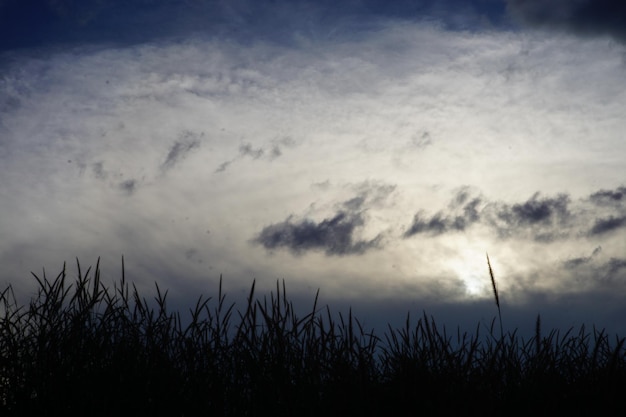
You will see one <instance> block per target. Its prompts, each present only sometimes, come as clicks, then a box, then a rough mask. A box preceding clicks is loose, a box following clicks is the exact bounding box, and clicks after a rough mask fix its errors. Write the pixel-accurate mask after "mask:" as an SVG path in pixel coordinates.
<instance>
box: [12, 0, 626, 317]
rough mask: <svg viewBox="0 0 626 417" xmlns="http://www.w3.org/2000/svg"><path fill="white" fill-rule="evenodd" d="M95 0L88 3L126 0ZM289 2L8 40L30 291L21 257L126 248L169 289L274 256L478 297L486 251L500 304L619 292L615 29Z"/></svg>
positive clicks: (312, 278)
mask: <svg viewBox="0 0 626 417" xmlns="http://www.w3.org/2000/svg"><path fill="white" fill-rule="evenodd" d="M96 3H97V4H102V5H103V9H102V11H98V12H97V14H96V15H94V17H93V19H95V20H93V22H96V21H98V20H99V19H103V17H101V16H105V15H107V13H112V12H113V10H115V8H116V7H122V6H118V3H110V8H108V6H107V7H104V6H106V4H105V3H103V2H96ZM96 3H94V4H93V5H91V6H93V7H96V6H94V5H95V4H96ZM55 4H56V5H57V6H58V7H60V5H61V4H65V3H63V2H56V3H55ZM67 4H68V5H70V3H67ZM71 4H74V3H71ZM119 4H121V3H119ZM129 4H130V3H129ZM197 4H198V6H197V7H208V4H209V3H206V4H205V3H202V2H198V3H197ZM215 4H217V3H215ZM220 4H221V3H220ZM229 4H230V3H229ZM238 4H239V3H237V4H231V5H230V6H228V7H227V6H226V5H224V6H223V8H224V10H223V11H222V12H220V13H221V14H219V15H218V17H219V16H226V15H227V14H228V13H231V14H230V16H231V18H228V19H226V20H225V21H228V22H235V23H228V25H227V26H228V27H229V28H232V27H234V26H237V25H239V26H241V27H244V28H245V27H246V24H245V22H246V20H245V19H244V17H245V16H248V18H252V17H253V15H254V13H252V11H255V10H257V8H255V7H250V8H249V7H248V6H247V5H246V2H243V3H242V4H241V5H239V6H238ZM403 4H404V3H403ZM424 4H425V5H426V6H428V7H430V9H432V10H434V8H435V3H429V2H426V3H424ZM0 5H2V6H1V7H4V8H5V9H6V8H7V7H16V6H15V3H12V2H10V1H7V0H5V1H4V2H3V3H0ZM305 5H306V3H304V2H303V3H297V4H296V5H294V6H291V7H292V8H285V9H281V10H282V13H284V14H283V15H281V16H282V17H281V16H278V17H277V18H283V19H284V20H286V21H289V22H291V23H290V24H291V25H292V26H288V28H286V29H284V30H285V34H286V35H285V37H284V38H282V39H283V40H280V41H277V40H274V39H275V38H280V36H275V35H276V33H277V32H276V31H278V28H274V29H275V31H273V32H272V31H270V32H271V33H270V32H265V31H260V34H259V36H258V37H256V38H254V37H253V36H248V37H246V36H240V35H230V34H229V32H228V31H222V30H221V29H219V30H218V29H215V30H216V31H215V32H212V35H211V36H207V35H206V33H204V32H201V33H198V34H196V35H194V36H191V35H189V34H187V33H186V32H179V35H177V36H172V37H167V38H159V37H147V39H149V42H148V41H145V40H144V41H134V42H121V41H120V42H119V43H116V42H113V43H106V42H105V43H100V42H98V43H89V42H87V43H75V44H73V46H72V47H67V48H63V47H58V46H57V47H55V48H51V49H44V48H43V47H42V48H41V49H38V50H28V49H25V50H22V51H18V50H11V51H8V52H4V53H3V54H2V61H1V63H0V65H1V67H0V69H1V73H2V74H3V76H2V78H0V91H2V92H3V94H2V95H0V137H1V138H2V141H1V142H0V176H1V177H2V179H3V181H2V182H0V210H1V211H2V213H3V216H2V218H0V235H2V236H9V237H10V238H7V239H3V240H2V241H1V242H0V261H1V262H2V264H3V265H4V266H3V270H2V272H1V274H2V275H1V276H0V279H1V280H2V282H15V280H16V279H17V280H18V283H17V284H16V285H18V286H21V287H22V289H23V290H24V291H26V292H27V290H28V288H29V283H28V281H27V280H25V279H22V277H28V273H29V271H31V270H35V271H36V270H37V269H38V268H39V267H41V266H46V268H47V270H48V271H49V270H50V269H54V268H56V267H57V266H60V263H61V262H62V261H63V260H67V261H71V260H72V259H74V258H75V257H79V258H80V259H85V260H86V262H89V260H95V259H96V257H97V256H102V257H103V262H102V264H103V265H105V266H106V265H111V266H110V267H109V268H110V269H108V270H105V271H104V272H105V275H107V276H108V277H116V276H117V275H118V273H119V269H118V268H117V265H118V264H119V260H120V258H121V256H122V255H124V256H125V260H126V266H127V268H128V270H127V272H128V276H129V277H132V279H134V280H136V281H137V282H139V284H140V285H144V286H147V287H150V286H151V285H152V283H153V282H154V281H158V282H159V283H160V285H161V284H162V285H163V287H171V288H172V293H173V294H179V296H180V297H183V296H185V295H188V294H196V293H197V291H200V290H201V289H203V288H206V286H207V284H209V283H211V282H215V281H217V279H218V277H219V275H220V274H223V275H224V277H226V278H227V284H226V285H227V286H228V288H229V290H232V292H233V293H235V294H240V293H241V294H245V290H244V289H247V287H248V286H249V284H250V282H251V281H252V279H255V278H256V279H257V280H258V283H259V288H262V287H265V288H271V287H272V285H273V283H274V282H275V280H276V279H280V278H285V279H287V280H288V281H289V282H290V283H291V284H290V285H291V286H292V288H294V291H293V292H294V293H297V294H304V293H306V291H313V290H314V289H316V288H318V287H319V288H322V290H323V291H327V294H329V295H332V296H333V297H335V298H336V299H341V300H343V301H344V302H347V301H346V300H349V301H352V302H357V303H361V305H370V306H374V305H375V306H376V307H371V308H372V311H374V310H376V311H383V310H385V308H386V307H385V305H386V304H392V305H394V306H396V305H397V306H400V305H401V306H412V308H420V306H422V305H423V306H424V307H426V306H428V307H432V308H433V309H438V308H443V307H442V306H446V308H449V306H450V305H451V304H453V303H459V305H469V304H472V303H474V304H472V305H480V306H484V305H487V304H486V303H488V302H489V301H490V298H489V297H490V293H489V281H488V279H487V278H488V277H487V275H486V262H485V256H484V255H485V252H489V255H490V258H491V259H492V262H493V265H494V269H495V272H496V276H497V277H498V278H499V279H500V286H501V287H500V288H501V289H502V295H503V302H506V303H508V305H509V306H510V308H511V309H513V308H516V309H519V310H517V311H525V312H531V316H532V317H533V318H534V316H535V313H536V312H537V311H535V310H536V306H538V305H540V306H542V308H543V309H545V310H549V311H557V310H558V308H556V307H555V306H556V305H560V306H564V305H565V306H567V305H568V304H567V303H578V304H577V306H578V307H577V309H576V310H575V311H573V312H572V314H574V313H575V314H577V315H578V316H577V317H582V316H581V315H583V314H587V315H588V317H590V318H592V319H593V318H597V319H598V320H600V319H602V320H609V319H608V318H607V317H609V316H611V315H612V314H614V315H618V313H619V312H621V311H622V310H621V309H622V307H620V305H621V304H619V303H618V302H617V301H616V300H617V298H619V297H617V296H616V294H623V293H624V291H626V287H625V286H624V282H626V281H625V278H626V275H625V274H626V268H624V265H625V260H624V255H623V253H624V249H625V247H624V246H625V243H624V241H623V239H622V238H621V237H622V235H623V232H624V228H625V227H626V220H625V219H626V206H625V204H626V197H624V196H625V195H626V188H625V185H624V182H625V180H624V179H625V178H626V171H625V168H624V164H623V160H624V156H626V145H625V144H624V141H623V131H624V121H623V109H624V106H625V105H626V94H625V93H623V92H622V90H620V89H616V88H615V86H616V85H622V84H623V83H624V81H625V79H624V77H625V75H624V74H626V73H625V72H624V59H623V56H624V55H623V52H624V51H623V46H621V45H616V44H615V43H610V42H606V40H605V39H602V38H588V39H587V38H584V39H581V38H579V37H577V36H554V37H546V35H545V33H544V32H529V33H525V32H516V31H511V30H506V31H504V30H500V29H498V28H492V29H490V30H488V31H480V30H478V29H479V28H483V26H473V27H470V28H469V29H463V25H464V24H467V22H470V21H476V19H477V18H476V16H475V15H474V14H472V13H469V12H463V13H460V12H459V13H460V15H462V17H465V18H466V20H464V22H465V23H459V24H458V25H457V26H456V27H455V28H454V30H451V29H450V27H449V26H446V25H444V24H441V23H439V22H437V21H434V22H432V21H431V22H430V23H424V22H423V21H422V20H420V19H414V20H410V21H407V19H404V18H398V17H397V15H398V14H399V12H398V11H393V10H391V9H385V11H384V12H377V11H375V10H376V7H377V5H379V6H380V5H382V3H380V4H379V3H376V2H371V3H369V2H363V6H362V7H366V6H367V8H364V9H362V10H367V12H365V11H364V12H363V15H362V16H367V17H368V18H367V19H365V18H364V19H362V20H360V21H357V20H358V19H357V20H351V19H349V18H348V17H347V16H348V15H342V17H341V19H340V18H339V17H338V16H339V15H338V14H333V15H332V16H330V17H329V20H328V21H325V22H326V23H324V24H318V23H316V22H317V20H315V19H321V16H323V14H320V11H321V10H322V8H313V11H314V12H315V13H313V18H312V19H314V20H315V22H313V23H306V22H303V21H305V20H306V16H309V15H308V14H306V13H295V12H294V10H300V9H297V8H298V7H305ZM57 6H55V7H57ZM404 6H406V7H409V6H408V3H406V4H405V5H404ZM426 6H424V7H426ZM68 7H69V6H68ZM124 7H131V6H124ZM132 7H138V8H139V7H140V6H139V3H137V4H135V3H132ZM162 7H166V6H165V5H163V6H162ZM168 7H169V6H168ZM194 7H195V6H194ZM398 7H400V6H398ZM428 7H426V9H428ZM511 7H522V5H521V4H516V5H512V6H511ZM294 8H295V9H294ZM157 9H158V8H157ZM226 9H228V10H226ZM426 9H425V10H426ZM430 9H428V10H430ZM59 10H61V9H58V10H57V9H55V10H49V11H48V12H47V13H60V12H59ZM72 10H74V9H72ZM76 10H78V9H76ZM155 10H156V9H155ZM307 10H308V9H307ZM459 10H461V9H459ZM68 13H70V12H68ZM72 13H74V14H72ZM76 13H78V11H76V12H74V11H71V13H70V14H68V15H67V16H69V17H63V16H61V15H59V17H58V19H61V20H62V19H66V18H72V19H77V17H76V16H82V15H81V14H80V13H78V14H76ZM81 13H82V12H81ZM251 13H252V14H251ZM267 13H269V12H267ZM416 13H417V12H416ZM520 13H521V12H520ZM527 13H529V12H527ZM452 14H453V13H448V15H449V16H451V15H452ZM72 16H74V17H72ZM242 16H243V17H242ZM381 16H382V17H381ZM472 16H474V17H472ZM161 17H163V16H161ZM239 18H242V19H244V20H241V21H240V20H238V19H239ZM85 19H86V18H85ZM216 19H217V17H216ZM220 19H221V17H220ZM224 19H225V18H224ZM261 20H263V19H261ZM182 22H183V23H184V22H186V20H185V19H183V20H182ZM236 22H240V23H241V22H243V23H241V24H239V23H236ZM268 22H269V21H268V20H263V23H261V22H260V23H259V25H261V26H262V25H263V24H268V25H269V23H268ZM272 22H275V20H273V21H272ZM339 23H341V24H339ZM86 24H87V25H90V24H91V23H89V22H87V23H86ZM94 24H95V23H94ZM190 25H191V27H193V22H192V21H190ZM355 25H356V26H358V27H359V30H352V29H350V28H353V27H355ZM183 26H184V25H182V24H181V27H183ZM217 26H219V25H217ZM217 26H216V27H217ZM222 28H224V27H222ZM309 29H310V30H309ZM81 30H82V29H81ZM242 30H244V29H242ZM245 30H250V31H251V32H249V33H250V34H253V33H256V32H254V31H255V30H258V28H257V29H254V30H252V29H250V28H248V29H245ZM180 33H185V36H182V35H180ZM33 36H34V35H33ZM99 36H105V37H106V35H104V34H102V33H101V34H100V35H99ZM244 38H245V39H244ZM58 39H61V38H58ZM285 39H288V40H285ZM44 52H45V53H44ZM600 248H601V249H600ZM16 277H18V278H16ZM211 288H212V287H211ZM482 303H485V304H482ZM599 306H601V307H599ZM583 307H584V308H583ZM398 308H400V307H398ZM459 308H460V307H459ZM567 308H569V307H567ZM448 311H452V310H448ZM480 311H487V310H480ZM568 311H569V310H568ZM520 314H521V313H520ZM561 314H564V313H561ZM612 323H614V322H612Z"/></svg>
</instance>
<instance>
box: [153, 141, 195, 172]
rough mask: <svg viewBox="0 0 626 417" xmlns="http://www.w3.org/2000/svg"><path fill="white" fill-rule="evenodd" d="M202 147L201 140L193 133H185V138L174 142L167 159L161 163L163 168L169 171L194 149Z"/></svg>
mask: <svg viewBox="0 0 626 417" xmlns="http://www.w3.org/2000/svg"><path fill="white" fill-rule="evenodd" d="M198 147H200V141H199V140H198V139H196V138H193V135H192V134H191V133H185V134H183V138H181V139H180V140H178V141H176V142H174V144H173V145H172V147H171V148H170V150H169V152H168V153H167V156H166V157H165V161H164V162H163V163H162V164H161V170H163V171H167V170H169V169H171V168H172V167H173V166H174V165H176V164H177V163H178V162H179V161H181V160H182V159H184V158H185V157H186V156H187V155H188V154H189V153H190V152H191V151H192V150H194V149H196V148H198Z"/></svg>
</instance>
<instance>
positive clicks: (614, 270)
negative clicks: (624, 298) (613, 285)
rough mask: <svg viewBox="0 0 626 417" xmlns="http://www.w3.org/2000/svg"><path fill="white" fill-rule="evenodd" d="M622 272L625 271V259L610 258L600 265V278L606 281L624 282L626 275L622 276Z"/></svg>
mask: <svg viewBox="0 0 626 417" xmlns="http://www.w3.org/2000/svg"><path fill="white" fill-rule="evenodd" d="M623 270H626V259H624V258H611V259H609V260H608V261H607V262H606V263H605V264H604V265H602V268H601V271H602V275H601V278H603V279H604V280H608V281H618V280H620V281H624V280H626V275H625V274H622V271H623Z"/></svg>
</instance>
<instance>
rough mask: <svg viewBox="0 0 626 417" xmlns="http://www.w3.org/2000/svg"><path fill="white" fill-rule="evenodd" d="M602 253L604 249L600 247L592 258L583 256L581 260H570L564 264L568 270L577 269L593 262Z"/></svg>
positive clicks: (594, 251)
mask: <svg viewBox="0 0 626 417" xmlns="http://www.w3.org/2000/svg"><path fill="white" fill-rule="evenodd" d="M600 252H602V247H601V246H598V247H597V248H595V249H594V250H593V252H592V253H591V256H582V257H579V258H572V259H568V260H567V261H565V262H563V266H564V267H565V268H566V269H576V268H578V267H580V266H582V265H586V264H588V263H589V262H591V261H592V259H593V258H594V257H595V256H597V255H598V254H600Z"/></svg>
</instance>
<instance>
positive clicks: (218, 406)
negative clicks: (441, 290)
mask: <svg viewBox="0 0 626 417" xmlns="http://www.w3.org/2000/svg"><path fill="white" fill-rule="evenodd" d="M35 278H36V279H37V281H38V284H39V287H38V294H37V295H36V296H35V297H33V298H32V299H31V301H30V303H29V304H28V305H18V303H17V301H16V299H15V296H14V295H13V291H12V289H11V287H10V286H9V287H7V288H6V289H5V290H4V291H2V292H1V293H0V332H1V333H0V415H2V416H48V415H55V416H56V415H58V416H78V415H80V416H117V415H133V416H144V415H145V416H200V415H203V416H373V415H376V416H379V415H381V416H404V415H411V416H422V415H423V416H433V415H474V414H479V415H483V416H484V415H533V416H536V415H548V414H551V415H555V414H556V415H606V413H609V412H615V413H616V414H617V412H620V413H621V412H622V410H623V409H622V403H623V395H624V392H625V391H624V390H625V389H626V356H625V351H624V339H619V338H617V337H609V335H607V334H605V332H603V331H598V330H596V329H592V331H591V332H588V331H586V330H585V329H584V327H583V328H581V329H580V330H578V331H574V330H571V331H569V332H566V333H564V334H561V333H559V332H556V331H552V332H549V333H548V334H544V333H542V331H541V328H540V327H541V323H540V319H539V318H537V328H536V333H535V336H534V337H532V338H530V339H529V340H524V339H522V338H520V337H518V336H516V333H515V332H513V333H500V332H499V331H494V326H493V325H492V326H491V329H486V331H485V329H481V328H479V327H477V329H476V332H475V333H474V334H467V333H460V332H458V331H457V332H453V333H452V334H448V333H446V330H445V329H443V328H440V327H438V326H437V325H436V323H435V320H434V319H433V318H432V317H428V316H427V315H425V314H424V315H422V316H421V317H420V318H419V319H418V320H416V321H413V320H412V319H410V318H409V316H407V320H406V325H405V326H404V327H402V328H399V329H393V328H391V327H389V329H388V331H387V332H386V333H385V334H372V333H369V332H367V331H366V330H365V329H363V328H362V327H361V325H360V324H359V321H358V319H357V318H355V317H352V315H351V314H350V313H348V314H347V315H342V314H338V315H335V314H332V313H331V312H330V310H329V309H328V308H327V307H320V306H318V304H317V298H316V299H315V300H314V301H313V302H312V306H311V309H310V313H309V314H308V315H304V316H302V317H298V316H297V315H296V313H295V312H294V307H293V305H292V304H291V303H290V302H289V300H288V299H286V298H285V287H284V284H283V285H282V286H279V285H277V288H276V291H275V293H272V294H269V295H268V296H265V297H262V298H259V297H256V296H255V294H254V285H252V289H251V291H250V294H249V298H248V303H247V305H245V306H243V308H241V309H238V308H236V307H235V306H233V305H230V304H228V303H227V301H226V299H225V296H224V295H223V294H222V290H221V283H220V288H219V291H218V294H217V297H216V298H213V299H212V298H204V297H200V298H199V299H198V300H197V303H196V304H195V305H193V306H191V309H190V312H189V316H188V318H187V319H185V318H183V317H181V316H184V314H183V315H181V314H179V313H178V312H172V311H169V310H168V309H167V306H166V295H165V293H163V292H162V291H161V290H160V289H159V288H158V286H157V289H156V296H155V297H154V298H150V299H145V298H143V297H141V296H140V295H139V294H138V292H137V290H136V288H135V286H134V285H131V286H130V287H131V288H132V289H129V285H128V283H127V282H126V280H125V277H124V274H123V273H122V278H121V280H120V281H119V282H118V283H116V284H114V285H113V287H112V288H107V287H106V286H105V285H103V284H102V283H101V281H100V275H99V270H98V265H96V268H95V269H93V270H92V269H88V270H86V271H84V272H81V269H80V265H78V277H77V278H76V279H75V280H70V279H69V278H68V277H67V275H66V271H65V268H63V271H62V272H61V273H60V274H59V275H58V276H57V277H56V278H55V279H53V280H49V279H48V278H46V277H45V275H44V276H43V277H38V276H35ZM492 280H493V275H492ZM494 290H495V283H494ZM496 294H497V292H496ZM498 307H499V303H498ZM183 323H185V324H183ZM494 323H495V321H494Z"/></svg>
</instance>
